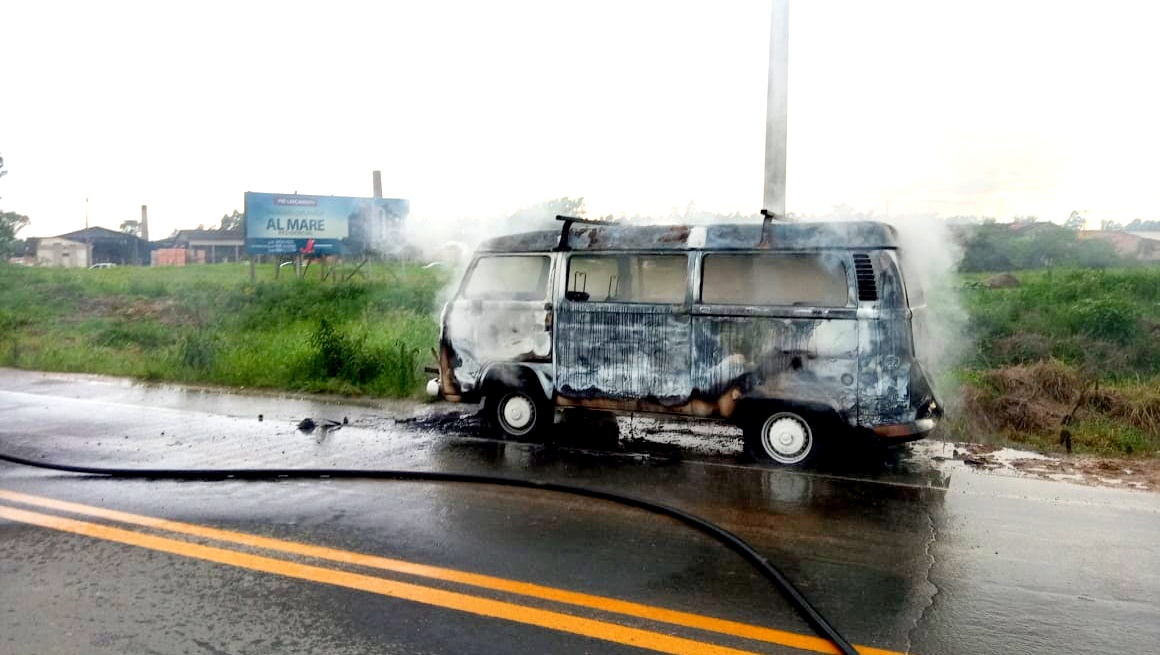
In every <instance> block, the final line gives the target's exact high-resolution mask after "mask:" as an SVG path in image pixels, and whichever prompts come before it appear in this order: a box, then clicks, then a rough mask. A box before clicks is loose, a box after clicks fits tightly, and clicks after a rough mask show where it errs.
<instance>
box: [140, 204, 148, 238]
mask: <svg viewBox="0 0 1160 655" xmlns="http://www.w3.org/2000/svg"><path fill="white" fill-rule="evenodd" d="M141 238H142V239H144V240H145V241H149V207H148V206H146V205H141Z"/></svg>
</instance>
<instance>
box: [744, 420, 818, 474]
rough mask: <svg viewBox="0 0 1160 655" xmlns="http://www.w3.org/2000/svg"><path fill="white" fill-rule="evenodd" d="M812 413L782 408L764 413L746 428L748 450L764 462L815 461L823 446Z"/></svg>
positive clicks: (746, 447)
mask: <svg viewBox="0 0 1160 655" xmlns="http://www.w3.org/2000/svg"><path fill="white" fill-rule="evenodd" d="M819 422H820V421H819V420H818V419H817V417H816V416H814V415H812V414H807V413H803V412H796V411H790V410H778V411H775V412H772V413H769V414H763V415H761V416H759V417H757V418H756V419H755V420H752V421H750V422H749V423H748V424H747V425H745V427H744V432H745V450H746V452H747V453H749V455H750V456H751V457H753V458H754V459H756V460H758V461H762V462H771V463H774V464H780V465H782V466H801V465H804V464H807V463H809V462H812V461H814V460H815V459H816V458H817V456H818V452H819V451H820V450H821V449H820V447H819V446H820V444H819V442H818V434H817V429H816V428H817V426H818V424H819Z"/></svg>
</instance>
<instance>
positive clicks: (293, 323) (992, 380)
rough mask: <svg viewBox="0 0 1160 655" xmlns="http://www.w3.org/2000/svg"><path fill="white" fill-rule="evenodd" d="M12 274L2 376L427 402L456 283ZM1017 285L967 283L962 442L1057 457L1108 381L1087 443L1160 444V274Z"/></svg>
mask: <svg viewBox="0 0 1160 655" xmlns="http://www.w3.org/2000/svg"><path fill="white" fill-rule="evenodd" d="M0 273H3V275H4V279H5V284H4V286H3V288H0V365H5V366H16V367H22V368H29V369H39V370H56V371H78V372H87V373H104V374H112V375H124V376H132V377H136V378H141V379H148V380H158V381H175V382H188V383H201V384H220V385H228V386H235V387H248V388H269V389H283V390H296V391H309V392H326V393H340V394H349V395H370V396H376V397H406V396H412V395H416V394H418V393H419V392H420V385H421V383H422V380H423V378H424V376H423V374H422V372H421V371H422V367H423V366H424V365H426V364H432V363H433V361H432V359H431V356H430V350H431V348H432V347H433V346H435V345H436V341H437V339H438V326H437V325H436V320H435V317H436V315H437V311H438V307H437V306H436V302H437V301H436V298H437V296H438V292H439V290H440V289H441V288H442V287H443V286H445V285H446V283H447V282H448V280H446V279H445V276H444V274H443V273H442V272H440V271H437V270H424V269H420V268H417V267H415V266H413V265H412V266H404V265H400V264H394V265H375V266H369V267H365V268H362V269H358V270H356V269H355V267H354V266H353V265H348V266H346V267H344V268H343V269H342V270H340V271H339V272H338V275H337V276H335V275H330V276H328V277H327V279H323V277H322V271H321V270H320V269H319V268H318V267H311V268H310V269H308V270H307V275H306V276H305V279H303V280H298V279H294V276H293V271H291V270H290V269H289V268H286V269H282V271H281V275H280V276H279V278H278V279H275V268H274V267H273V266H272V265H266V266H262V267H259V268H258V270H257V273H258V279H257V280H256V281H255V282H251V281H250V271H249V266H248V265H245V264H219V265H208V266H188V267H168V268H167V267H157V268H138V267H118V268H113V269H106V270H96V271H88V270H66V269H49V268H29V267H20V266H10V265H3V264H0ZM1016 276H1017V277H1018V278H1019V280H1020V283H1021V285H1020V286H1019V287H1016V288H1013V289H989V288H986V287H985V286H984V285H983V284H982V282H983V281H985V280H986V279H987V277H989V275H982V274H980V275H968V276H964V278H963V281H964V284H963V289H962V300H963V302H964V305H965V307H966V309H967V311H968V314H969V316H970V320H971V330H970V332H971V334H972V335H973V337H974V338H975V345H976V347H975V348H974V350H973V351H972V352H971V353H970V354H969V356H968V357H967V359H966V361H965V362H963V365H962V366H961V367H960V368H959V369H958V370H957V371H956V373H955V375H954V378H955V380H954V381H955V383H956V384H955V385H954V386H955V387H956V388H958V389H959V390H961V391H960V392H959V393H957V394H956V396H955V397H954V398H950V399H946V400H948V401H949V402H947V403H946V404H947V405H949V406H950V407H951V408H952V409H955V408H956V407H957V411H955V412H952V414H951V416H950V417H949V420H948V421H947V425H948V433H949V434H950V436H952V437H955V438H963V439H969V440H979V439H994V440H1002V441H1005V442H1016V443H1021V444H1024V445H1029V446H1031V447H1035V448H1038V449H1043V450H1060V449H1062V446H1061V445H1060V444H1059V432H1060V430H1061V429H1062V427H1063V426H1062V425H1061V421H1062V419H1063V417H1064V416H1066V415H1067V414H1068V413H1069V412H1071V410H1072V408H1073V406H1074V404H1075V402H1076V401H1077V400H1078V398H1079V394H1080V392H1081V391H1082V390H1083V389H1085V388H1092V387H1093V384H1094V382H1095V381H1099V383H1100V386H1099V388H1098V391H1096V392H1093V393H1092V394H1091V396H1092V397H1091V398H1089V399H1088V401H1087V402H1086V403H1085V404H1084V406H1083V407H1081V408H1080V410H1079V411H1077V412H1076V413H1075V416H1074V418H1073V420H1072V421H1071V423H1070V424H1069V425H1068V430H1069V432H1070V433H1071V434H1072V442H1073V446H1074V448H1075V450H1076V451H1077V452H1091V453H1099V454H1128V455H1133V456H1137V455H1148V454H1154V453H1156V452H1157V451H1160V269H1158V268H1130V269H1108V270H1058V269H1057V270H1043V271H1034V272H1019V273H1016ZM336 277H337V278H339V279H340V280H341V281H340V282H337V283H336ZM348 277H349V278H350V279H349V280H347V278H348Z"/></svg>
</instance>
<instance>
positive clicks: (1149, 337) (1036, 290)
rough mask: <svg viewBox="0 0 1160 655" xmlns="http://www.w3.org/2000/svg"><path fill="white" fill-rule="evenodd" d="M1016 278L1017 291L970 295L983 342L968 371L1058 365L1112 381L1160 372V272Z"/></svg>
mask: <svg viewBox="0 0 1160 655" xmlns="http://www.w3.org/2000/svg"><path fill="white" fill-rule="evenodd" d="M1016 276H1017V277H1018V278H1019V280H1020V283H1021V285H1020V286H1019V287H1016V288H1013V289H988V288H985V287H983V286H978V285H974V284H968V285H967V286H966V288H964V290H963V299H964V302H965V304H966V308H967V311H968V313H969V315H970V317H971V334H973V335H974V336H975V338H976V339H977V342H978V343H977V345H978V347H977V349H976V351H975V353H974V355H973V357H971V359H970V360H969V361H968V362H967V365H968V366H973V367H978V368H994V367H998V366H1008V365H1013V364H1021V363H1028V362H1034V361H1039V360H1042V359H1047V358H1055V359H1058V360H1060V361H1063V362H1065V363H1067V364H1069V365H1072V366H1075V367H1077V368H1079V369H1081V370H1082V371H1084V372H1085V374H1086V375H1089V376H1092V377H1098V378H1105V379H1115V378H1137V379H1139V378H1146V377H1151V376H1152V375H1154V374H1155V373H1156V372H1157V371H1160V268H1155V267H1153V268H1136V269H1119V270H1051V269H1049V270H1045V271H1034V272H1030V271H1028V272H1022V273H1017V274H1016ZM985 278H986V276H970V277H969V278H968V280H969V281H970V282H978V281H979V280H981V279H985Z"/></svg>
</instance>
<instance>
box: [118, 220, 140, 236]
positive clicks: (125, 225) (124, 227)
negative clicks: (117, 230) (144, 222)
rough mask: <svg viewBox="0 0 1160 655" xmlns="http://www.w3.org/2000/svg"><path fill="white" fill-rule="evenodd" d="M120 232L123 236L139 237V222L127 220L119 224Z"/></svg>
mask: <svg viewBox="0 0 1160 655" xmlns="http://www.w3.org/2000/svg"><path fill="white" fill-rule="evenodd" d="M121 232H123V233H125V234H132V235H133V236H135V237H139V236H141V221H135V220H133V219H131V218H130V219H129V220H127V221H123V222H122V223H121Z"/></svg>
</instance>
